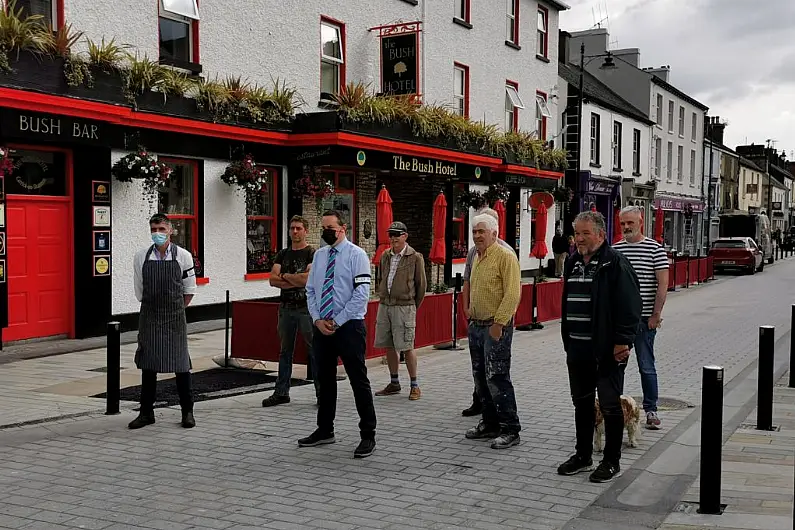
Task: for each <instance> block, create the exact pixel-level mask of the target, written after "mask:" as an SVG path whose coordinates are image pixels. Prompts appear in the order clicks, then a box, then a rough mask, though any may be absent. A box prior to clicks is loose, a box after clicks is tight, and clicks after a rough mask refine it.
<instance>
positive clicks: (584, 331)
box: [564, 254, 599, 344]
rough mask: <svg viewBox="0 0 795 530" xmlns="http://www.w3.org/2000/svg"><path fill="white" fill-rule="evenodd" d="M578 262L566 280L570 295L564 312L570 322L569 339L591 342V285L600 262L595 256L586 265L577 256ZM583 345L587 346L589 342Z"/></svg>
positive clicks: (567, 297) (567, 296)
mask: <svg viewBox="0 0 795 530" xmlns="http://www.w3.org/2000/svg"><path fill="white" fill-rule="evenodd" d="M576 260H577V261H576V262H575V263H574V267H573V268H572V271H571V274H570V275H569V276H568V277H567V278H566V290H567V291H568V294H567V295H566V300H565V304H566V307H565V308H564V310H565V311H566V321H567V322H568V329H569V338H570V339H572V340H575V341H590V340H591V338H592V336H593V327H592V325H591V314H592V312H593V301H592V300H591V285H592V284H593V277H594V275H595V274H596V269H597V268H598V266H599V261H598V258H597V256H593V257H592V258H591V260H590V261H589V262H588V263H585V261H584V260H583V259H582V256H580V255H579V254H577V258H576ZM583 344H587V342H584V343H583Z"/></svg>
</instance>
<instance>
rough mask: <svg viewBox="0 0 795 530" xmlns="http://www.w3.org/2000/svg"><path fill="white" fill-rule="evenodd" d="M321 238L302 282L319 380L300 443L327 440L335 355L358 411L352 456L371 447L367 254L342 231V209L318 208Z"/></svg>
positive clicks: (333, 408) (372, 418) (333, 394)
mask: <svg viewBox="0 0 795 530" xmlns="http://www.w3.org/2000/svg"><path fill="white" fill-rule="evenodd" d="M322 223H323V235H322V238H323V241H324V242H325V243H326V244H327V245H328V246H324V247H321V248H320V249H318V250H317V251H315V255H314V258H313V260H312V268H311V269H310V271H309V278H308V279H307V282H306V302H307V306H308V308H309V314H310V315H312V321H313V322H314V323H315V328H316V329H315V333H314V337H313V340H312V349H313V350H314V351H315V358H316V359H317V363H318V373H317V375H316V378H317V379H318V381H319V383H320V398H319V400H318V411H317V429H316V430H315V432H313V433H312V434H310V435H309V436H307V437H306V438H301V439H300V440H298V446H299V447H314V446H317V445H323V444H331V443H334V442H335V441H336V439H335V438H334V417H335V415H336V410H337V378H336V375H337V359H338V358H340V359H342V364H343V366H344V367H345V372H346V373H347V374H348V379H349V380H350V384H351V388H352V389H353V397H354V399H355V401H356V410H357V411H358V412H359V432H360V435H361V439H362V441H361V443H360V444H359V446H358V447H357V448H356V450H355V451H354V453H353V456H354V458H365V457H367V456H370V455H371V454H373V451H374V450H375V423H376V421H375V408H374V407H373V394H372V391H371V390H370V380H369V379H368V378H367V366H366V365H365V364H364V350H365V346H366V336H367V330H366V329H365V325H364V316H365V314H366V313H367V302H368V301H369V299H370V260H369V259H367V254H366V253H365V251H364V250H362V249H361V248H359V247H357V246H356V245H354V244H353V243H351V242H350V241H348V239H347V238H346V237H345V228H346V226H345V222H344V221H343V220H342V214H340V213H339V212H338V211H336V210H328V211H326V212H325V213H324V214H323V218H322Z"/></svg>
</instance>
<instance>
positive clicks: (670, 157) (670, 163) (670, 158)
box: [665, 142, 674, 182]
mask: <svg viewBox="0 0 795 530" xmlns="http://www.w3.org/2000/svg"><path fill="white" fill-rule="evenodd" d="M665 161H666V162H667V166H666V168H665V178H666V180H667V181H668V182H671V176H672V175H673V171H674V144H673V143H672V142H668V154H667V156H666V160H665Z"/></svg>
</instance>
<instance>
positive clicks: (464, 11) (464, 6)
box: [453, 0, 471, 24]
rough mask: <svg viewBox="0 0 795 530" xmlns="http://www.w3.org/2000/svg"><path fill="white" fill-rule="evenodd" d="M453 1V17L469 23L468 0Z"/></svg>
mask: <svg viewBox="0 0 795 530" xmlns="http://www.w3.org/2000/svg"><path fill="white" fill-rule="evenodd" d="M453 2H454V3H455V13H454V14H453V17H454V18H456V19H458V20H461V21H463V22H466V23H467V24H469V23H470V22H471V20H470V0H453Z"/></svg>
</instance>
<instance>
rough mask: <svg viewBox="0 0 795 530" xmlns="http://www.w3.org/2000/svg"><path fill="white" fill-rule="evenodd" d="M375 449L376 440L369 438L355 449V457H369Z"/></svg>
mask: <svg viewBox="0 0 795 530" xmlns="http://www.w3.org/2000/svg"><path fill="white" fill-rule="evenodd" d="M373 451H375V440H373V439H367V440H362V441H361V442H359V446H358V447H357V448H356V449H355V450H354V451H353V458H367V457H368V456H370V455H371V454H373Z"/></svg>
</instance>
